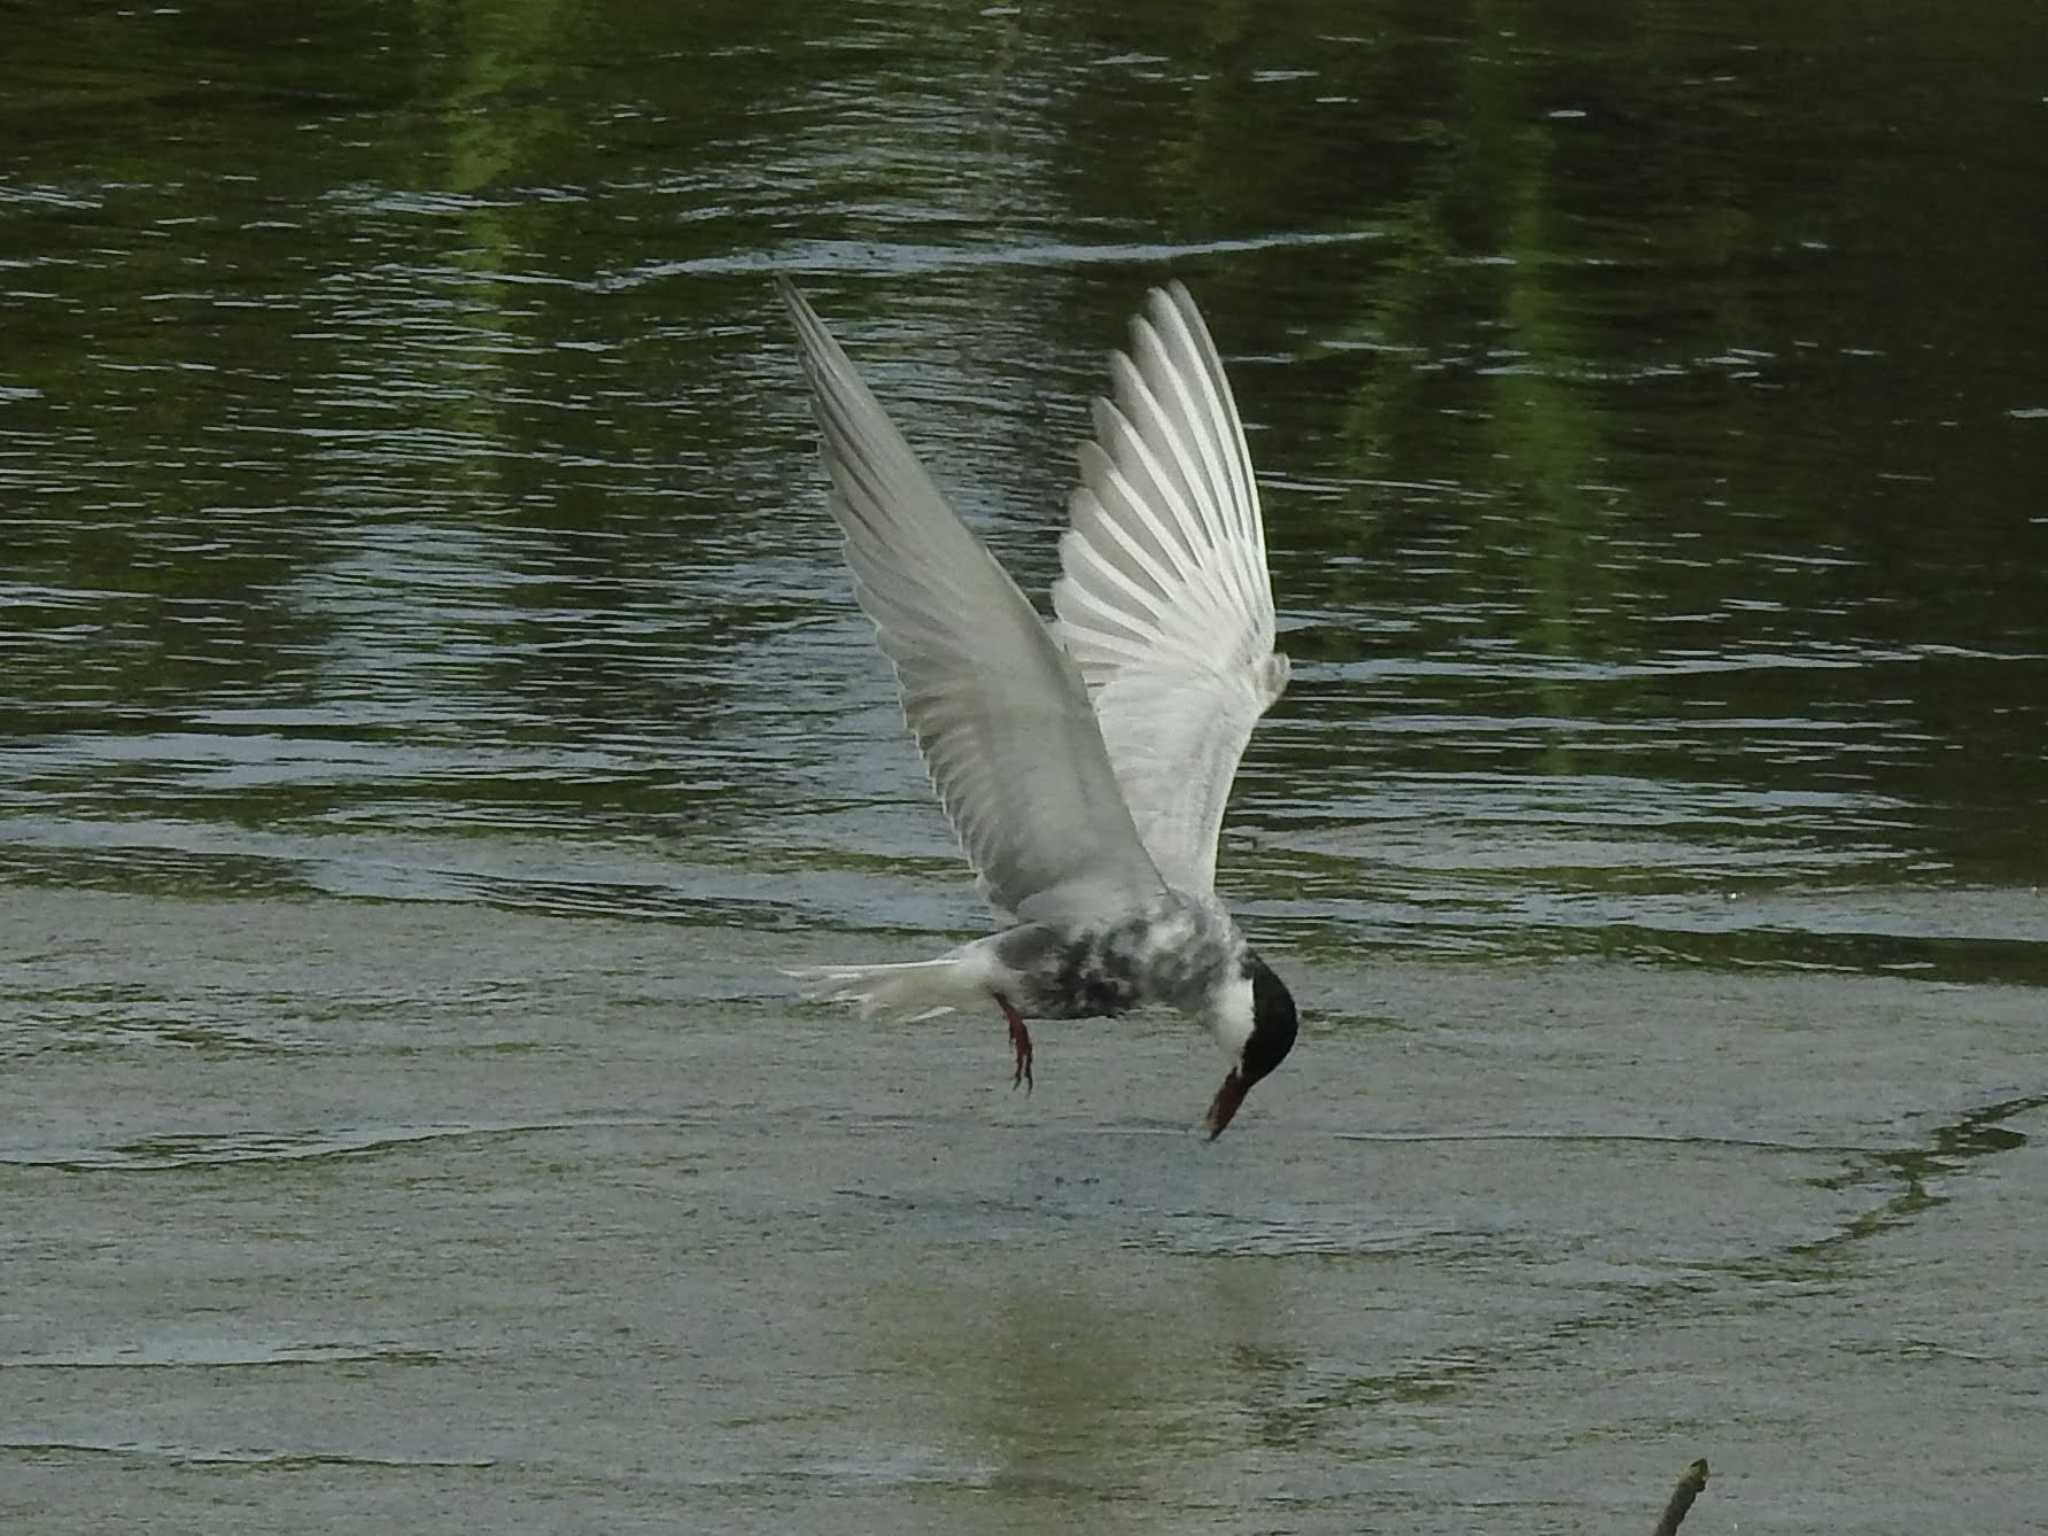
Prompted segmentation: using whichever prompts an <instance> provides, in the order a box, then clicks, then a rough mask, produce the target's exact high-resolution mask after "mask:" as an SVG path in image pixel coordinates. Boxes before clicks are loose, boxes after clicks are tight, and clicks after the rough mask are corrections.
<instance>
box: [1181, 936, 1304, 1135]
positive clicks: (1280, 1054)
mask: <svg viewBox="0 0 2048 1536" xmlns="http://www.w3.org/2000/svg"><path fill="white" fill-rule="evenodd" d="M1209 1023H1210V1027H1211V1028H1212V1029H1214V1030H1215V1031H1216V1037H1217V1038H1218V1039H1219V1040H1221V1041H1222V1042H1223V1047H1224V1049H1225V1050H1227V1051H1231V1052H1233V1053H1234V1054H1235V1055H1236V1057H1237V1064H1236V1065H1235V1066H1233V1067H1232V1068H1231V1069H1230V1074H1229V1076H1227V1077H1225V1078H1224V1079H1223V1086H1222V1087H1221V1088H1218V1089H1217V1090H1216V1097H1215V1098H1214V1099H1212V1100H1210V1102H1209V1113H1208V1114H1207V1115H1205V1116H1204V1117H1203V1119H1202V1124H1203V1125H1204V1126H1205V1127H1206V1128H1207V1130H1208V1132H1209V1139H1210V1140H1211V1141H1214V1140H1215V1139H1216V1138H1217V1137H1218V1136H1221V1135H1222V1134H1223V1128H1224V1127H1225V1126H1227V1125H1228V1124H1230V1121H1231V1117H1232V1116H1233V1115H1235V1114H1236V1113H1237V1109H1238V1106H1239V1105H1240V1104H1242V1103H1244V1096H1245V1095H1246V1094H1247V1093H1250V1092H1251V1089H1252V1084H1253V1083H1256V1082H1257V1081H1258V1080H1259V1079H1260V1078H1262V1077H1264V1076H1265V1075H1266V1074H1267V1073H1268V1072H1271V1071H1272V1070H1273V1069H1274V1068H1275V1067H1277V1066H1279V1065H1280V1063H1281V1062H1283V1061H1285V1060H1286V1059H1287V1053H1288V1052H1289V1051H1291V1050H1293V1049H1294V1036H1295V1032H1296V1030H1297V1029H1298V1028H1299V1027H1300V1020H1299V1019H1298V1018H1297V1017H1296V1015H1295V1012H1294V996H1293V994H1292V993H1290V992H1289V991H1288V990H1287V986H1286V984H1285V983H1284V982H1282V981H1281V980H1280V978H1279V977H1278V976H1275V975H1274V974H1273V973H1272V971H1270V970H1269V969H1267V967H1266V962H1265V961H1263V960H1261V959H1260V958H1259V957H1258V956H1257V955H1255V954H1253V953H1252V952H1251V951H1250V950H1246V951H1245V955H1244V963H1243V964H1242V965H1241V966H1239V968H1238V977H1237V984H1236V985H1234V986H1232V987H1230V988H1229V989H1228V990H1227V991H1226V992H1225V994H1224V998H1223V1002H1222V1004H1221V1005H1220V1006H1219V1007H1218V1008H1217V1009H1216V1010H1215V1012H1214V1013H1213V1014H1212V1015H1211V1017H1210V1021H1209Z"/></svg>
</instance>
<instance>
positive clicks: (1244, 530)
mask: <svg viewBox="0 0 2048 1536" xmlns="http://www.w3.org/2000/svg"><path fill="white" fill-rule="evenodd" d="M1131 333H1132V345H1131V352H1130V354H1129V355H1125V354H1121V353H1119V354H1116V355H1114V356H1112V358H1111V363H1110V368H1111V376H1112V379H1113V382H1114V388H1115V396H1116V399H1115V403H1114V404H1112V403H1110V402H1109V401H1103V400H1098V401H1097V402H1096V407H1095V441H1094V442H1092V443H1085V444H1083V445H1082V449H1081V455H1080V458H1081V484H1080V486H1079V488H1077V489H1076V491H1075V492H1074V495H1073V497H1072V498H1071V500H1070V502H1069V521H1070V523H1071V526H1070V528H1069V529H1068V531H1067V533H1066V535H1065V536H1064V537H1063V538H1062V539H1061V541H1060V561H1061V567H1062V572H1063V574H1062V575H1061V577H1060V579H1059V580H1058V581H1057V582H1055V583H1054V585H1053V608H1054V611H1055V612H1056V614H1057V615H1058V621H1057V623H1056V625H1055V630H1056V632H1057V634H1058V635H1059V638H1060V642H1061V644H1062V645H1064V646H1065V647H1066V650H1067V652H1068V654H1069V655H1071V656H1072V657H1073V658H1074V660H1075V662H1076V663H1077V664H1078V665H1079V667H1080V671H1081V676H1082V678H1083V679H1084V680H1085V681H1086V683H1087V685H1088V690H1089V693H1090V696H1091V697H1092V698H1093V700H1094V703H1095V714H1096V718H1097V719H1098V720H1099V721H1100V722H1101V726H1102V736H1103V740H1104V743H1105V744H1106V746H1107V747H1108V751H1109V759H1110V762H1111V763H1112V764H1113V765H1114V767H1115V770H1116V776H1117V782H1118V784H1119V785H1120V786H1121V787H1122V790H1123V797H1124V800H1125V801H1126V803H1127V804H1128V805H1129V807H1130V811H1131V816H1132V819H1133V820H1134V821H1135V822H1136V824H1137V828H1138V835H1139V836H1140V838H1142V839H1143V841H1144V845H1145V848H1146V850H1147V852H1149V853H1150V854H1151V856H1152V862H1153V863H1154V865H1155V866H1157V868H1158V870H1159V872H1160V874H1161V875H1162V876H1163V877H1164V878H1165V879H1166V881H1167V882H1168V883H1169V884H1170V885H1173V886H1175V887H1177V888H1179V889H1181V890H1185V891H1188V892H1191V893H1193V894H1197V895H1207V894H1209V893H1210V891H1211V890H1212V889H1213V886H1214V883H1215V874H1216V841H1217V836H1218V833H1219V831H1220V829H1221V826H1222V821H1223V811H1224V807H1225V804H1226V803H1227V801H1228V800H1229V796H1230V785H1231V780H1232V779H1233V778H1234V777H1235V775H1236V772H1237V765H1238V761H1239V759H1240V758H1241V757H1242V756H1243V755H1244V748H1245V743H1246V742H1247V741H1249V740H1250V738H1251V733H1252V729H1253V727H1254V726H1255V725H1257V723H1258V720H1259V717H1260V715H1262V714H1263V713H1264V712H1265V711H1266V709H1267V708H1268V707H1270V706H1271V705H1272V703H1273V701H1274V700H1276V699H1278V698H1279V697H1280V694H1281V692H1282V690H1284V689H1285V687H1286V685H1287V671H1288V667H1287V658H1286V657H1285V656H1284V655H1281V654H1279V653H1277V652H1276V651H1275V650H1274V649H1273V591H1272V580H1271V577H1270V576H1269V575H1268V574H1267V570H1266V535H1265V524H1264V521H1263V519H1262V518H1261V515H1260V511H1259V497H1258V486H1257V482H1256V480H1255V479H1254V477H1253V473H1252V465H1251V454H1250V451H1249V448H1248V447H1247V445H1246V442H1245V437H1244V425H1243V422H1242V421H1241V420H1240V418H1239V416H1238V412H1237V405H1236V401H1235V400H1234V398H1233V397H1232V395H1231V392H1230V383H1229V380H1228V378H1227V377H1226V376H1225V374H1224V372H1223V364H1222V360H1221V358H1220V357H1219V356H1218V355H1217V352H1216V347H1215V343H1214V342H1213V341H1212V340H1211V339H1210V337H1209V332H1208V328H1207V327H1206V326H1204V325H1203V324H1202V320H1201V316H1200V314H1199V312H1198V311H1197V310H1196V309H1195V305H1194V301H1193V300H1192V299H1191V298H1189V297H1188V294H1187V290H1186V289H1184V288H1182V287H1181V286H1180V284H1178V283H1175V284H1173V285H1171V287H1169V288H1168V289H1166V290H1164V291H1158V290H1155V291H1154V292H1153V293H1152V295H1151V297H1150V301H1149V303H1148V304H1147V307H1146V313H1145V315H1144V316H1143V317H1142V318H1140V319H1138V320H1137V321H1135V322H1134V323H1133V324H1132V327H1131Z"/></svg>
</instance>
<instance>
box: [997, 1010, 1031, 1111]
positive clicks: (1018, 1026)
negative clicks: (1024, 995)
mask: <svg viewBox="0 0 2048 1536" xmlns="http://www.w3.org/2000/svg"><path fill="white" fill-rule="evenodd" d="M996 1005H997V1006H998V1007H1000V1008H1001V1009H1002V1010H1003V1017H1004V1018H1005V1019H1007V1020H1009V1023H1010V1049H1012V1050H1013V1051H1015V1052H1016V1053H1017V1075H1016V1076H1015V1077H1013V1078H1011V1079H1010V1086H1011V1087H1012V1088H1015V1087H1016V1086H1017V1085H1018V1084H1019V1083H1022V1084H1023V1085H1024V1091H1025V1092H1026V1093H1029V1092H1030V1091H1031V1089H1032V1082H1031V1031H1030V1030H1028V1029H1026V1028H1025V1027H1024V1015H1023V1014H1021V1013H1019V1012H1018V1011H1017V1010H1016V1009H1014V1008H1012V1007H1011V1006H1010V1000H1009V999H1008V998H1007V997H1005V996H1003V994H1002V993H1000V992H998V993H997V994H996Z"/></svg>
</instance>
